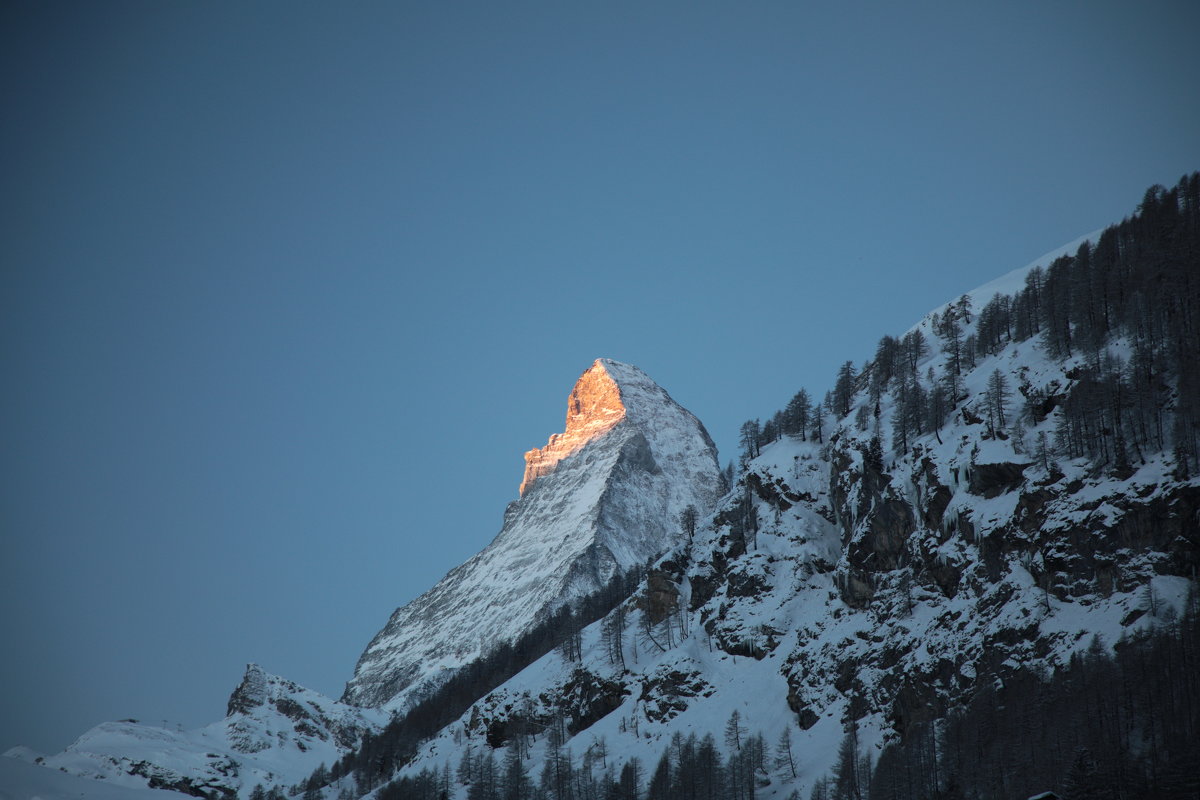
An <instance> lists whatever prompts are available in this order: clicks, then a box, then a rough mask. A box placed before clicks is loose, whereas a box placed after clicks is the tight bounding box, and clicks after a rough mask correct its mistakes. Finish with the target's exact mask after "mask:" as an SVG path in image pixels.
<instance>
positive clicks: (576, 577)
mask: <svg viewBox="0 0 1200 800" xmlns="http://www.w3.org/2000/svg"><path fill="white" fill-rule="evenodd" d="M526 463H527V468H526V473H525V479H524V481H523V482H522V486H521V489H522V495H521V498H520V499H519V500H517V501H515V502H514V503H512V504H511V505H510V506H509V508H508V511H507V512H506V513H505V518H504V526H503V528H502V530H501V531H500V533H499V535H498V536H497V537H496V539H495V540H494V541H493V542H492V543H491V544H490V545H488V547H487V548H485V549H484V550H483V551H482V552H481V553H479V555H477V556H475V557H474V558H472V559H471V560H470V561H468V562H466V563H465V564H463V565H461V566H459V567H457V568H455V569H453V570H451V571H450V573H449V574H447V575H446V577H445V578H443V579H442V580H441V581H439V582H438V583H437V585H436V586H434V587H433V588H432V589H430V590H429V591H428V592H426V593H425V594H423V595H421V596H420V597H418V598H417V599H416V600H414V601H412V602H411V603H409V604H408V605H406V606H404V607H402V608H400V609H398V610H397V611H396V612H395V613H394V614H393V615H392V618H391V619H390V620H389V621H388V623H387V625H386V626H385V627H384V628H383V630H381V631H380V632H379V634H378V635H376V637H375V638H374V640H372V642H371V643H370V645H369V646H368V647H367V649H366V651H365V652H364V653H363V654H362V657H361V658H360V659H359V662H358V666H357V668H356V669H355V674H354V678H353V679H352V680H351V681H350V682H349V684H348V685H347V687H346V693H345V700H346V701H347V702H350V703H354V704H356V705H362V706H387V707H391V708H402V707H404V706H405V705H406V704H407V702H408V701H409V700H410V699H412V698H413V697H416V696H419V694H420V693H421V692H423V691H427V690H429V689H431V688H434V687H436V686H437V685H439V684H440V683H442V682H443V681H444V680H445V679H446V678H447V677H448V676H449V674H451V672H452V671H453V670H454V669H455V668H457V667H460V666H462V665H464V664H466V663H469V662H470V661H472V660H474V659H476V658H478V657H480V656H482V655H484V654H485V652H486V650H487V649H488V648H490V647H491V646H493V645H494V644H495V643H497V642H500V641H512V640H513V639H514V638H516V637H517V636H518V635H520V634H521V633H523V632H524V631H526V630H527V629H529V628H530V626H531V625H533V624H534V623H535V622H536V621H537V620H538V619H539V618H540V617H541V616H542V615H544V614H546V613H547V612H551V611H555V610H557V608H558V607H559V606H561V605H562V604H564V603H568V602H570V601H571V600H572V599H574V598H577V597H580V596H582V595H584V594H586V593H588V592H591V591H595V590H596V589H598V588H600V587H601V586H602V585H604V584H605V583H606V582H607V581H608V580H609V578H611V577H612V576H613V574H614V573H615V572H616V571H617V570H624V569H627V568H629V567H631V566H633V565H635V564H639V563H644V562H645V561H646V560H647V559H648V558H652V557H654V556H655V555H658V554H660V553H662V552H663V551H665V550H667V549H669V548H670V547H671V546H673V545H674V544H675V543H676V542H677V540H678V537H679V526H678V522H677V520H678V518H679V515H680V513H681V512H682V511H683V510H684V509H685V508H687V507H688V506H694V507H696V508H697V509H699V510H700V511H701V512H704V511H706V510H708V509H710V508H711V506H712V504H713V503H714V502H715V501H716V499H717V497H718V496H719V494H720V491H721V488H722V480H721V476H720V470H719V468H718V464H717V454H716V448H715V447H714V445H713V443H712V440H711V439H710V438H709V435H708V433H707V431H705V429H704V426H703V425H701V424H700V422H699V420H697V419H696V418H695V417H694V416H693V415H692V414H691V413H689V412H688V411H687V410H685V409H684V408H682V407H681V406H679V405H678V404H677V403H675V402H674V401H673V400H672V399H671V397H670V396H669V395H668V394H667V393H666V392H665V391H664V390H663V389H662V388H661V387H659V386H658V385H657V384H655V383H654V381H652V380H651V379H650V378H649V377H648V376H647V375H646V374H645V373H644V372H642V371H641V370H639V369H637V368H636V367H632V366H629V365H627V364H621V363H619V362H616V361H611V360H609V359H599V360H597V361H596V362H595V363H594V364H593V365H592V366H591V367H590V368H589V369H588V370H587V371H586V372H584V373H583V375H582V376H581V377H580V378H579V380H578V382H577V383H576V384H575V387H574V389H573V390H572V392H571V395H570V398H569V401H568V410H567V424H566V430H565V432H564V433H563V434H556V435H555V436H552V437H551V439H550V442H549V444H548V445H547V446H546V447H545V448H543V449H541V450H535V451H531V452H530V453H529V454H527V455H526Z"/></svg>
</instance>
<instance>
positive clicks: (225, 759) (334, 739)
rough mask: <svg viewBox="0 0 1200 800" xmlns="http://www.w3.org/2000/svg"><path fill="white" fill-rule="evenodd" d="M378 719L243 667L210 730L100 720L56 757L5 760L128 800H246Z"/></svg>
mask: <svg viewBox="0 0 1200 800" xmlns="http://www.w3.org/2000/svg"><path fill="white" fill-rule="evenodd" d="M386 721H387V717H386V715H385V714H382V713H380V712H377V711H372V710H367V709H359V708H353V707H350V706H346V705H343V704H341V703H338V702H335V701H333V700H330V699H329V698H327V697H325V696H323V695H321V694H318V693H317V692H314V691H312V690H310V689H305V688H303V687H301V686H299V685H297V684H295V683H293V682H291V681H289V680H286V679H284V678H280V677H278V676H276V675H271V674H269V673H267V672H264V671H263V670H262V668H261V667H259V666H258V665H256V664H251V665H249V666H248V667H247V668H246V673H245V676H244V677H243V678H242V682H241V684H240V685H239V686H238V687H237V689H236V690H234V692H233V694H232V696H231V697H230V698H229V707H228V715H227V716H226V718H225V719H224V720H222V721H220V722H216V723H213V724H212V725H207V726H205V727H203V728H198V729H196V730H190V731H184V730H173V729H170V728H160V727H157V726H153V725H142V724H139V723H138V722H136V721H133V720H126V721H123V722H105V723H102V724H100V725H97V726H96V727H94V728H92V729H91V730H89V731H87V732H86V733H84V734H83V735H82V736H80V737H79V738H78V739H76V740H75V742H74V743H73V744H71V745H70V746H69V747H68V748H67V749H66V750H64V751H63V752H61V753H58V754H56V755H52V756H47V757H36V755H35V754H32V753H30V752H28V751H24V752H16V751H15V750H14V751H9V753H7V754H6V755H9V756H10V759H12V758H17V759H20V760H23V761H26V762H32V763H35V764H37V765H39V766H40V767H42V768H45V769H47V770H56V771H59V772H63V773H67V774H70V775H74V776H77V777H79V778H92V779H95V780H100V781H103V782H104V785H107V786H113V787H124V788H125V789H127V790H136V789H141V790H143V793H142V794H139V793H137V792H132V793H131V796H132V797H143V796H144V797H146V798H147V799H148V798H149V797H151V796H152V795H150V794H146V793H145V792H144V790H146V789H147V787H149V788H161V789H172V790H175V791H176V792H182V793H184V794H187V795H193V796H195V795H197V794H200V793H202V794H203V795H204V796H208V795H209V794H212V793H215V794H216V795H217V796H228V797H234V796H238V795H240V796H243V797H245V796H248V795H249V793H250V791H251V790H252V789H253V788H254V787H255V786H256V785H258V784H263V785H265V786H271V785H277V784H278V785H284V786H287V785H291V784H292V783H295V782H297V781H299V780H301V779H303V778H306V777H307V776H308V775H309V774H310V773H311V772H312V771H313V770H314V769H316V768H317V767H318V766H319V765H321V764H326V765H330V764H333V763H334V762H335V761H337V760H338V759H339V758H341V756H342V755H343V754H344V753H345V752H347V751H348V750H350V749H351V748H353V747H354V746H355V745H357V744H358V742H359V739H360V738H361V736H362V734H363V733H365V732H367V731H374V730H378V729H379V728H380V727H381V726H382V725H383V723H385V722H386ZM34 777H37V776H36V774H35V776H34ZM81 785H86V784H81ZM157 795H158V793H155V794H154V795H153V796H157ZM0 796H2V795H0ZM73 796H80V795H79V794H75V795H73ZM85 796H90V794H87V795H85ZM113 796H114V797H122V796H123V795H120V794H117V795H113ZM169 796H177V795H175V794H174V793H173V792H172V793H170V795H169Z"/></svg>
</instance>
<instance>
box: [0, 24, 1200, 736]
mask: <svg viewBox="0 0 1200 800" xmlns="http://www.w3.org/2000/svg"><path fill="white" fill-rule="evenodd" d="M1196 30H1200V11H1198V10H1197V8H1196V7H1195V4H1192V3H1184V2H1176V3H1166V2H1149V3H1143V4H1138V5H1137V6H1136V7H1134V6H1132V5H1130V4H1127V3H1103V2H1099V3H1060V2H1038V3H1003V4H995V5H993V6H990V7H988V6H985V5H984V4H976V3H944V4H931V3H921V2H918V3H907V4H895V3H871V2H855V3H739V4H731V3H729V4H722V3H677V4H676V3H615V2H613V3H569V4H567V3H544V4H526V3H506V4H497V3H454V4H451V3H427V4H417V3H372V2H361V3H353V4H324V5H322V4H315V3H274V2H259V3H254V4H236V3H226V4H211V3H197V2H174V3H152V2H140V3H119V2H113V3H104V4H99V3H77V4H76V3H58V2H43V3H29V2H11V3H6V4H4V7H3V9H0V81H2V83H0V86H2V87H3V88H2V90H0V91H2V92H3V95H2V100H3V107H4V109H5V113H4V115H3V118H2V119H0V169H2V173H0V176H2V177H0V186H3V188H2V189H0V263H2V264H3V269H2V271H0V308H2V312H3V313H2V314H0V368H2V369H3V374H4V376H5V377H4V387H5V389H4V391H3V392H2V393H0V404H2V405H0V411H2V414H0V420H2V422H0V434H2V436H3V449H2V451H0V452H2V453H3V455H2V462H0V469H2V474H0V478H2V479H3V485H4V489H3V491H2V493H0V498H2V499H0V525H2V528H0V535H2V537H3V547H4V552H5V557H4V559H3V560H2V561H0V570H2V575H3V579H2V580H0V602H2V603H3V612H4V613H3V615H2V620H3V621H2V622H0V636H2V641H4V642H5V643H6V645H7V647H6V649H7V650H8V651H9V655H8V656H7V657H6V658H5V659H4V660H3V664H2V665H0V686H3V689H0V749H2V748H7V747H8V746H10V745H13V744H17V743H25V744H30V745H33V746H35V747H37V748H40V749H43V750H52V749H58V748H61V747H63V746H65V745H66V744H68V743H69V741H70V740H71V739H72V738H73V737H74V736H76V735H78V734H79V733H81V732H82V731H83V730H84V729H86V728H87V727H89V726H91V725H93V724H96V723H98V722H101V721H104V720H109V719H116V718H122V717H137V718H140V719H142V720H144V721H150V722H161V721H163V720H168V721H170V723H171V724H183V725H185V726H189V727H190V726H195V725H199V724H202V723H207V722H211V721H215V720H217V719H219V718H220V717H221V715H222V714H223V713H224V708H225V700H226V698H227V696H228V693H229V692H230V691H231V690H232V689H233V687H234V686H235V685H236V683H237V682H238V679H239V678H240V676H241V672H242V669H243V667H244V665H245V663H246V662H248V661H257V662H259V663H261V664H262V665H263V666H264V667H265V668H266V669H268V670H270V671H273V672H277V673H280V674H283V675H286V676H287V677H289V678H292V679H293V680H296V681H298V682H300V683H303V684H306V685H308V686H310V687H312V688H315V689H318V690H320V691H323V692H326V693H329V694H332V695H337V694H339V693H340V691H341V688H342V684H343V683H344V682H345V680H346V679H348V678H349V677H350V675H351V673H352V670H353V666H354V662H355V660H356V659H357V656H358V654H359V653H360V652H361V650H362V648H363V647H364V646H365V645H366V643H367V641H368V640H369V639H370V637H371V636H372V635H373V634H374V633H375V632H376V631H377V630H378V629H379V627H381V626H382V624H383V623H384V622H385V621H386V619H387V617H388V615H389V614H390V612H391V611H392V609H393V608H395V607H396V606H397V605H399V604H402V603H404V602H405V601H407V600H409V599H411V598H412V597H414V596H416V595H417V594H419V593H420V592H421V591H423V590H424V589H426V588H428V587H429V586H431V585H432V584H433V583H434V582H435V581H436V580H437V579H438V578H439V577H441V575H442V574H443V573H444V572H445V571H446V570H447V569H449V568H450V567H452V566H454V565H455V564H458V563H460V562H461V561H463V560H465V559H466V558H467V557H469V556H470V555H472V554H473V553H475V552H476V551H478V550H479V549H480V548H482V547H483V546H484V545H486V544H487V543H488V542H489V541H490V540H491V538H492V537H493V536H494V535H495V534H496V532H497V531H498V530H499V526H500V522H501V515H502V513H503V510H504V506H505V504H506V503H507V502H509V501H510V500H512V499H514V498H515V497H516V492H517V485H518V483H519V481H520V478H521V470H522V459H521V455H522V453H523V452H524V451H525V450H527V449H529V448H532V447H537V446H541V445H543V444H544V443H545V440H546V438H547V437H548V435H549V434H551V433H553V432H556V431H559V430H561V428H562V424H563V418H564V415H565V401H566V395H567V393H568V392H569V390H570V388H571V385H572V383H573V382H574V380H575V378H576V377H577V376H578V375H579V373H580V372H582V371H583V370H584V369H585V368H586V367H587V366H588V365H590V363H591V362H592V360H593V359H595V358H596V357H598V356H608V357H612V358H616V359H619V360H622V361H627V362H630V363H633V364H637V365H638V366H640V367H642V368H643V369H645V370H646V371H647V372H648V373H649V374H650V375H651V376H652V377H654V378H655V379H656V380H658V381H659V382H660V383H661V384H662V385H663V386H664V387H665V388H666V389H667V390H668V391H670V392H671V393H672V395H673V396H674V397H675V398H676V399H677V400H678V401H680V402H681V403H682V404H683V405H685V406H686V407H688V408H690V409H691V410H692V411H693V412H695V413H696V414H697V415H698V416H699V417H700V418H701V419H702V420H703V421H704V422H705V424H706V425H707V426H708V428H709V430H710V431H711V433H712V434H713V436H714V438H715V439H716V441H717V443H718V445H719V446H720V447H721V450H722V455H723V458H726V459H728V458H730V457H732V456H734V455H735V454H734V448H735V441H736V433H737V428H738V426H739V425H740V423H741V422H742V421H744V420H745V419H747V418H751V417H759V416H762V417H765V416H768V415H769V414H771V413H772V412H773V411H774V410H775V409H777V408H779V407H781V406H782V405H783V404H785V403H786V401H787V400H788V398H789V397H790V396H791V395H792V394H793V393H794V392H795V390H796V389H798V388H799V387H801V386H805V387H807V388H808V389H809V390H810V392H813V393H816V394H818V395H819V394H821V393H823V392H824V391H825V390H826V389H828V388H829V387H830V386H831V384H832V378H833V375H834V372H835V370H836V368H837V366H838V364H840V363H841V362H842V361H845V360H847V359H852V360H854V361H855V362H856V363H861V362H862V361H863V360H864V359H865V358H867V357H868V356H869V355H871V353H873V351H874V346H875V343H876V342H877V341H878V339H879V337H880V336H882V335H883V334H885V333H900V332H902V331H903V330H905V329H906V328H907V327H908V326H909V325H911V324H912V323H913V322H915V321H916V320H917V319H918V318H919V317H920V316H921V315H922V314H923V313H924V312H925V311H927V310H928V309H930V308H932V307H934V306H936V305H938V304H940V303H942V302H944V301H946V300H947V299H950V298H951V297H954V296H957V295H958V294H960V293H961V292H963V291H965V290H968V289H970V288H973V287H974V286H977V285H979V284H981V283H984V282H986V281H988V280H990V279H992V278H994V277H997V276H998V275H1000V274H1002V273H1004V272H1007V271H1009V270H1011V269H1013V268H1016V267H1019V266H1022V265H1023V264H1025V263H1027V262H1028V261H1030V260H1031V259H1033V258H1035V257H1036V256H1038V255H1040V254H1041V253H1043V252H1046V251H1048V250H1050V249H1052V248H1054V247H1057V246H1058V245H1060V244H1062V243H1064V242H1066V241H1069V240H1071V239H1074V238H1075V237H1077V236H1079V235H1080V234H1083V233H1086V232H1088V231H1091V230H1094V229H1096V228H1099V227H1102V226H1103V225H1105V224H1108V223H1110V222H1114V221H1117V220H1119V219H1120V218H1121V217H1122V216H1124V215H1126V214H1128V213H1131V212H1132V211H1133V209H1134V208H1135V206H1136V204H1137V202H1138V201H1139V199H1140V198H1141V196H1142V193H1143V192H1144V190H1145V189H1146V188H1147V187H1148V186H1149V185H1151V184H1153V183H1164V184H1170V183H1173V182H1174V181H1176V180H1177V179H1178V178H1179V176H1180V175H1181V174H1183V173H1185V172H1189V171H1192V170H1195V169H1197V168H1200V104H1197V103H1196V101H1195V98H1196V76H1197V75H1200V54H1198V53H1197V49H1196V48H1195V46H1194V41H1193V36H1194V33H1195V31H1196Z"/></svg>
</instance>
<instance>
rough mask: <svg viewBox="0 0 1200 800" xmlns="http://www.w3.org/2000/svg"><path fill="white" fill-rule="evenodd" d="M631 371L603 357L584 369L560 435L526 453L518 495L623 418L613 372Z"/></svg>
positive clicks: (618, 390) (572, 395)
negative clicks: (564, 426)
mask: <svg viewBox="0 0 1200 800" xmlns="http://www.w3.org/2000/svg"><path fill="white" fill-rule="evenodd" d="M622 367H624V368H625V370H624V371H628V370H630V369H632V368H630V367H626V366H625V365H623V364H618V362H615V361H610V360H609V359H606V358H599V359H596V361H595V363H593V364H592V366H591V367H589V368H588V369H587V371H585V372H584V373H583V374H582V375H580V376H579V380H577V381H576V382H575V388H573V389H572V390H571V394H570V396H569V397H568V398H567V423H566V428H565V430H564V431H563V432H562V433H555V434H552V435H551V436H550V441H549V442H548V443H547V444H546V446H545V447H542V448H539V449H535V450H530V451H529V452H527V453H526V454H525V475H524V477H523V478H522V480H521V494H522V495H524V494H525V492H526V491H527V490H528V489H529V487H530V486H532V485H533V482H534V481H535V480H537V479H538V478H540V477H541V476H543V475H548V474H549V473H551V472H553V471H554V468H555V467H556V466H557V465H558V462H560V461H562V460H563V459H564V458H566V457H567V456H570V455H571V454H572V453H575V452H577V451H578V450H580V449H581V448H582V447H583V446H584V445H586V444H587V443H588V442H591V441H593V440H594V439H597V438H599V437H600V436H603V435H604V434H605V433H608V431H610V430H612V429H613V427H615V426H616V424H617V423H618V422H620V421H621V420H622V419H624V418H625V414H626V408H625V403H624V402H623V401H622V398H621V387H620V385H619V384H618V382H617V379H616V378H615V377H614V374H613V373H614V372H617V373H621V372H622V371H623V370H621V369H620V368H622Z"/></svg>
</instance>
